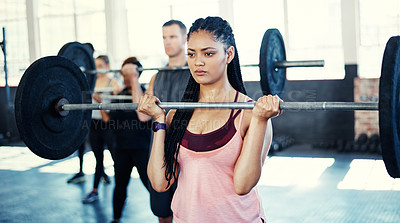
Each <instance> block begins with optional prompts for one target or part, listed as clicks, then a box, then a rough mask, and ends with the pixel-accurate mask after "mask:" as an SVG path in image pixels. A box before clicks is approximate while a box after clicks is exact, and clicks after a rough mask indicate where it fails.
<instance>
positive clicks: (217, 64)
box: [187, 30, 234, 85]
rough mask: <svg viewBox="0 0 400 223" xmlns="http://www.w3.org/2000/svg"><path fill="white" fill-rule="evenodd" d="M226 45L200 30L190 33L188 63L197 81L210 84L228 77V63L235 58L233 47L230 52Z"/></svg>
mask: <svg viewBox="0 0 400 223" xmlns="http://www.w3.org/2000/svg"><path fill="white" fill-rule="evenodd" d="M224 48H225V45H224V44H223V43H221V42H218V41H215V40H214V36H213V35H212V34H210V33H209V32H207V31H203V30H200V31H198V32H194V33H192V34H191V35H190V39H189V41H188V50H187V52H188V56H187V59H188V65H189V69H190V72H191V73H192V76H193V78H194V79H195V80H196V82H197V83H199V84H203V85H208V84H214V83H216V82H218V81H223V80H224V79H227V75H226V73H227V65H228V64H229V62H230V61H231V60H232V59H233V55H234V54H233V55H231V54H232V52H234V51H233V50H234V49H233V47H232V46H231V47H229V50H228V52H227V51H226V50H225V49H224Z"/></svg>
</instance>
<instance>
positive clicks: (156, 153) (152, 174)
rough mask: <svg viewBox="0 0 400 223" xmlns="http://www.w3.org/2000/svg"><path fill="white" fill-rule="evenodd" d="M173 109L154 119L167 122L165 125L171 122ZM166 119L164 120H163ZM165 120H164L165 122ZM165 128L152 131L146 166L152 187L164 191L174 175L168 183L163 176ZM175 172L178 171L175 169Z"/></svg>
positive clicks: (164, 168) (172, 181) (173, 178)
mask: <svg viewBox="0 0 400 223" xmlns="http://www.w3.org/2000/svg"><path fill="white" fill-rule="evenodd" d="M174 114H175V111H172V110H171V111H170V112H168V115H167V117H166V118H165V117H160V118H159V119H156V120H155V121H156V122H160V123H167V126H169V125H170V124H171V120H172V117H173V115H174ZM165 119H166V120H165ZM165 121H166V122H165ZM165 136H166V131H165V130H158V131H157V132H155V133H154V137H153V145H152V147H151V153H150V159H149V163H148V166H147V175H148V176H149V180H150V182H151V185H152V187H153V188H154V190H156V191H157V192H164V191H166V190H168V189H169V187H170V186H171V185H172V184H173V183H174V181H175V178H176V177H177V176H175V177H172V179H171V182H170V184H169V186H168V187H167V185H168V181H167V179H166V178H165V170H166V167H165V165H164V145H165ZM175 172H176V173H177V172H178V171H175Z"/></svg>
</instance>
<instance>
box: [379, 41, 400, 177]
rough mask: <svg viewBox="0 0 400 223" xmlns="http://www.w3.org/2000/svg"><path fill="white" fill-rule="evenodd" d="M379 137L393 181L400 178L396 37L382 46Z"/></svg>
mask: <svg viewBox="0 0 400 223" xmlns="http://www.w3.org/2000/svg"><path fill="white" fill-rule="evenodd" d="M379 135H380V138H381V147H382V158H383V161H384V163H385V166H386V170H387V171H388V173H389V175H390V176H391V177H393V178H400V138H399V137H400V36H395V37H391V38H390V39H389V41H388V42H387V44H386V48H385V52H384V54H383V60H382V70H381V77H380V82H379Z"/></svg>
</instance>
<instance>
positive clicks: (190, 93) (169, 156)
mask: <svg viewBox="0 0 400 223" xmlns="http://www.w3.org/2000/svg"><path fill="white" fill-rule="evenodd" d="M199 93H200V85H199V84H198V83H196V81H195V80H194V78H193V77H192V76H190V78H189V81H188V85H187V87H186V90H185V93H184V94H183V97H182V99H181V101H182V102H197V101H198V100H199ZM192 115H193V110H192V109H188V110H185V109H178V110H176V112H175V115H174V118H173V119H172V122H171V125H170V127H169V129H168V131H167V135H166V137H165V142H164V144H165V149H164V166H165V167H166V170H165V179H167V180H168V185H167V187H169V185H170V182H171V180H172V177H174V178H175V176H176V175H177V173H176V162H175V160H177V159H178V154H179V147H180V143H181V140H182V138H183V135H184V133H185V130H186V128H187V125H188V124H189V121H190V118H191V117H192Z"/></svg>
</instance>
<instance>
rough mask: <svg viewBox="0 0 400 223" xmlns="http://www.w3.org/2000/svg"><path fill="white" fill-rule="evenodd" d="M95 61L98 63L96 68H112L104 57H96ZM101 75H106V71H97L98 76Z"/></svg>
mask: <svg viewBox="0 0 400 223" xmlns="http://www.w3.org/2000/svg"><path fill="white" fill-rule="evenodd" d="M94 62H95V64H96V69H97V70H108V69H110V65H109V64H106V62H104V60H103V59H100V58H96V59H95V60H94ZM101 75H105V73H97V76H101Z"/></svg>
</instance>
